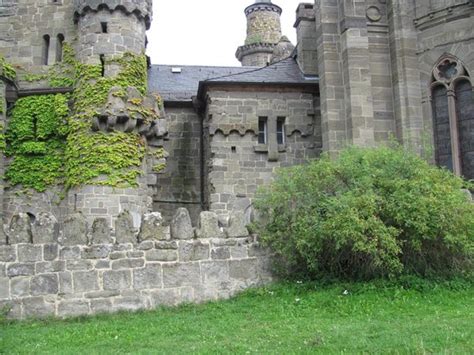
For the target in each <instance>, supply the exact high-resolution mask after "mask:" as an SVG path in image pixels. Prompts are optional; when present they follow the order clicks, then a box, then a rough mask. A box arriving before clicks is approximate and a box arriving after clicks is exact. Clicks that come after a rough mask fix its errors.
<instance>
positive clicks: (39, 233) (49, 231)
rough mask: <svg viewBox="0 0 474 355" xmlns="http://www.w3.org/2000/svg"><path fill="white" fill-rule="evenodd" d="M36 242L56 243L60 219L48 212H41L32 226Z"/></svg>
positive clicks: (34, 241)
mask: <svg viewBox="0 0 474 355" xmlns="http://www.w3.org/2000/svg"><path fill="white" fill-rule="evenodd" d="M31 231H32V235H33V243H34V244H46V243H56V242H57V241H58V236H59V225H58V220H57V219H56V217H54V215H52V214H51V213H48V212H40V213H39V214H38V215H37V216H36V219H35V222H34V223H33V225H32V228H31Z"/></svg>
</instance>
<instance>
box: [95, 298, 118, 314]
mask: <svg viewBox="0 0 474 355" xmlns="http://www.w3.org/2000/svg"><path fill="white" fill-rule="evenodd" d="M90 303H91V304H90V307H91V311H92V313H94V314H98V313H110V312H113V311H114V308H113V307H112V300H111V299H92V300H91V301H90Z"/></svg>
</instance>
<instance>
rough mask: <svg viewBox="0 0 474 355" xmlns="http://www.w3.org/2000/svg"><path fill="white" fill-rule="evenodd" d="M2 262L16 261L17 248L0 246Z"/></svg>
mask: <svg viewBox="0 0 474 355" xmlns="http://www.w3.org/2000/svg"><path fill="white" fill-rule="evenodd" d="M0 261H4V262H13V261H16V247H14V246H11V245H0Z"/></svg>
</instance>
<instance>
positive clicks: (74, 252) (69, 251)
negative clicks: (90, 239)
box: [59, 246, 81, 260]
mask: <svg viewBox="0 0 474 355" xmlns="http://www.w3.org/2000/svg"><path fill="white" fill-rule="evenodd" d="M59 257H60V258H61V259H63V260H73V259H80V258H81V249H80V248H79V247H77V246H73V247H63V248H61V250H60V252H59Z"/></svg>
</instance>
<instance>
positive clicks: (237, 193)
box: [204, 88, 321, 224]
mask: <svg viewBox="0 0 474 355" xmlns="http://www.w3.org/2000/svg"><path fill="white" fill-rule="evenodd" d="M318 113H319V112H316V111H315V109H314V95H313V93H311V92H304V90H300V89H294V90H280V91H273V90H269V91H264V90H263V89H261V91H252V90H248V91H244V90H242V91H240V90H235V91H232V92H227V91H219V90H218V88H216V89H215V90H214V89H212V90H210V91H209V92H208V105H207V112H206V116H205V117H206V118H205V123H204V126H205V132H206V133H205V134H204V136H205V137H207V136H208V137H209V140H208V141H206V142H205V145H204V149H205V150H206V152H205V155H206V163H207V165H206V167H205V168H206V174H205V175H206V181H205V195H206V196H208V197H209V201H208V204H209V209H210V210H211V211H214V212H216V213H217V214H219V215H220V216H221V217H222V218H221V221H222V222H223V223H224V224H225V223H226V222H225V218H227V217H228V216H229V213H230V211H244V212H245V213H246V218H247V221H250V218H251V202H252V199H253V197H254V196H255V192H256V190H257V187H259V186H262V185H265V184H267V183H269V182H271V181H272V179H273V176H274V172H275V170H276V169H277V168H279V167H287V166H292V165H296V164H303V163H305V162H307V161H308V160H309V159H312V158H316V157H318V156H319V154H320V149H321V140H320V139H321V136H320V131H321V127H320V126H319V124H320V121H319V115H318ZM317 116H318V117H317ZM259 117H266V118H267V128H268V141H267V143H266V144H259V143H258V139H257V135H258V121H259ZM281 118H284V127H285V128H284V129H285V134H284V135H285V142H284V144H277V141H276V139H277V138H276V126H277V120H278V119H281Z"/></svg>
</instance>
